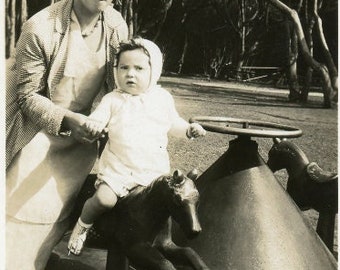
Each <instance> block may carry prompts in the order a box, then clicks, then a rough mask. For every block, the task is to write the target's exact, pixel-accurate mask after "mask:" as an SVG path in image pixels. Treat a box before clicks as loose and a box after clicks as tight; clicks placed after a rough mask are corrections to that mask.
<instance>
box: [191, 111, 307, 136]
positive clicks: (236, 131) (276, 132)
mask: <svg viewBox="0 0 340 270" xmlns="http://www.w3.org/2000/svg"><path fill="white" fill-rule="evenodd" d="M189 122H190V123H198V124H200V125H201V126H202V127H203V128H204V129H205V130H207V131H212V132H217V133H223V134H231V135H243V136H249V137H263V138H297V137H300V136H301V135H302V130H301V129H298V128H296V127H292V126H286V125H281V124H276V123H271V122H264V121H256V120H250V119H241V118H232V117H218V116H195V117H192V118H190V119H189ZM218 123H220V125H218ZM221 124H224V125H221ZM230 124H241V125H242V127H232V126H230ZM254 127H256V128H254ZM257 127H260V128H257Z"/></svg>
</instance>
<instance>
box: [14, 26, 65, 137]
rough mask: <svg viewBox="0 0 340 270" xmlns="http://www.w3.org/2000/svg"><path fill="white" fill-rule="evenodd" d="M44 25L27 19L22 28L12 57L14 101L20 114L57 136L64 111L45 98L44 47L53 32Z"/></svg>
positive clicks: (45, 53)
mask: <svg viewBox="0 0 340 270" xmlns="http://www.w3.org/2000/svg"><path fill="white" fill-rule="evenodd" d="M48 24H49V22H48V23H47V26H46V25H44V24H43V23H42V22H36V21H28V22H27V23H26V24H25V25H24V27H23V29H22V33H21V35H20V38H19V40H18V43H17V56H16V69H17V80H18V81H17V91H18V103H19V106H20V108H21V110H22V111H23V113H24V115H25V116H26V117H28V118H29V119H30V120H31V121H32V122H33V123H35V124H36V125H37V126H38V127H40V128H42V129H44V130H46V131H47V132H49V133H51V134H53V135H58V134H59V131H60V127H61V123H62V120H63V118H64V116H65V114H66V113H67V112H68V110H66V109H64V108H61V107H59V106H56V105H55V104H53V103H52V101H51V100H50V99H49V97H48V89H47V87H48V86H47V77H48V75H49V73H48V72H49V68H50V63H49V56H48V53H50V52H49V49H47V48H48V46H51V45H50V43H51V42H52V33H53V32H52V30H51V29H52V28H51V27H49V25H48ZM43 27H45V28H43ZM46 29H47V30H46ZM42 33H44V34H42ZM43 35H45V36H44V39H43V38H42V36H43ZM48 35H49V36H48Z"/></svg>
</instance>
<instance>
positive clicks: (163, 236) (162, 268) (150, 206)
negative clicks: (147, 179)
mask: <svg viewBox="0 0 340 270" xmlns="http://www.w3.org/2000/svg"><path fill="white" fill-rule="evenodd" d="M196 178H197V171H196V170H193V171H191V172H190V173H189V174H188V175H187V176H185V175H184V174H182V173H181V172H180V171H179V170H176V171H175V172H174V173H173V175H168V176H162V177H159V178H158V179H156V180H154V181H153V182H152V183H151V184H150V185H149V186H146V187H143V186H137V187H136V188H134V189H133V190H132V191H131V192H130V193H129V195H127V196H126V197H124V198H122V199H121V200H119V201H118V203H117V205H116V206H115V207H114V209H113V210H111V211H109V212H108V213H105V214H104V215H103V216H101V217H100V218H99V219H98V221H96V222H95V224H94V230H95V231H96V233H99V234H100V235H101V236H102V237H104V239H105V240H106V242H107V245H108V246H107V248H108V258H107V266H106V269H115V270H122V269H130V268H128V267H129V266H128V265H129V263H130V264H131V265H132V266H133V267H134V268H136V269H144V270H153V269H155V270H175V269H177V268H176V267H177V265H179V266H181V267H182V266H183V267H189V269H200V270H208V267H207V266H206V265H205V263H204V262H203V261H202V259H201V258H200V256H198V255H197V253H196V252H195V251H194V250H193V249H191V248H189V247H180V246H177V245H176V244H175V243H174V242H173V241H172V235H171V226H172V223H171V222H172V220H171V219H174V220H175V221H176V222H177V223H178V224H179V226H180V228H181V229H182V230H183V232H184V233H185V235H186V236H187V237H188V238H192V237H195V236H197V235H198V234H199V233H200V231H201V226H200V223H199V220H198V217H197V204H198V200H199V193H198V191H197V189H196V187H195V184H194V182H193V180H195V179H196ZM89 237H90V236H89ZM89 240H90V239H89ZM126 258H127V259H128V262H127V260H126ZM175 265H176V267H175ZM181 269H182V268H181ZM185 269H188V268H185Z"/></svg>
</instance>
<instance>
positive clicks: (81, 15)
mask: <svg viewBox="0 0 340 270" xmlns="http://www.w3.org/2000/svg"><path fill="white" fill-rule="evenodd" d="M111 1H112V0H106V1H99V0H62V1H60V2H57V3H56V4H54V5H51V6H49V7H48V8H46V9H44V10H42V11H40V12H39V13H37V14H36V15H34V16H33V17H32V18H30V19H29V20H28V21H27V22H26V23H25V25H24V26H23V29H22V33H21V36H20V38H19V41H18V43H17V55H16V63H15V69H12V70H11V72H9V73H8V78H7V79H8V81H7V94H6V98H7V99H6V166H7V169H6V178H7V179H6V195H7V196H6V206H7V207H6V269H7V270H12V269H13V270H14V269H15V270H16V269H21V270H24V269H44V268H45V266H46V263H47V260H48V258H49V256H50V254H51V252H52V249H53V247H54V246H55V245H56V244H57V243H58V241H59V240H60V239H61V237H62V236H63V234H64V232H65V230H66V229H68V227H69V216H70V212H71V211H72V208H73V204H74V201H75V199H76V197H77V194H78V191H79V189H80V188H81V186H82V184H83V182H84V180H85V178H86V176H87V175H88V174H89V173H90V171H91V169H92V167H93V165H94V162H95V160H96V156H97V144H96V143H90V142H89V140H88V139H87V135H88V134H87V132H86V129H85V127H84V126H83V123H84V120H85V119H84V117H85V116H84V115H88V114H89V113H90V111H91V108H92V107H94V106H95V104H96V102H97V101H99V100H100V99H101V97H102V96H103V95H104V94H106V93H107V92H108V91H110V90H112V89H113V87H114V85H113V81H114V80H113V78H112V74H113V71H112V70H113V59H112V57H113V55H114V50H115V49H116V48H117V47H118V44H119V42H120V41H121V40H123V39H126V38H127V26H126V23H125V22H124V20H123V19H122V17H121V16H120V14H119V13H118V12H117V11H115V10H114V9H113V8H112V7H111V6H110V3H111Z"/></svg>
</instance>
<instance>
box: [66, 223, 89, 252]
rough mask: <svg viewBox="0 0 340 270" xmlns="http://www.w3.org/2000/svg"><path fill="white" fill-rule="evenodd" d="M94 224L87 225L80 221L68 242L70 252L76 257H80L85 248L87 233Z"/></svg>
mask: <svg viewBox="0 0 340 270" xmlns="http://www.w3.org/2000/svg"><path fill="white" fill-rule="evenodd" d="M91 227H92V224H85V223H83V222H82V221H81V220H80V219H79V220H78V222H77V223H76V225H75V226H74V228H73V231H72V234H71V236H70V240H69V241H68V246H67V248H68V250H69V252H71V253H73V254H74V255H79V254H80V253H81V251H82V250H83V248H84V244H85V240H86V237H87V233H88V231H89V230H90V228H91Z"/></svg>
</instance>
